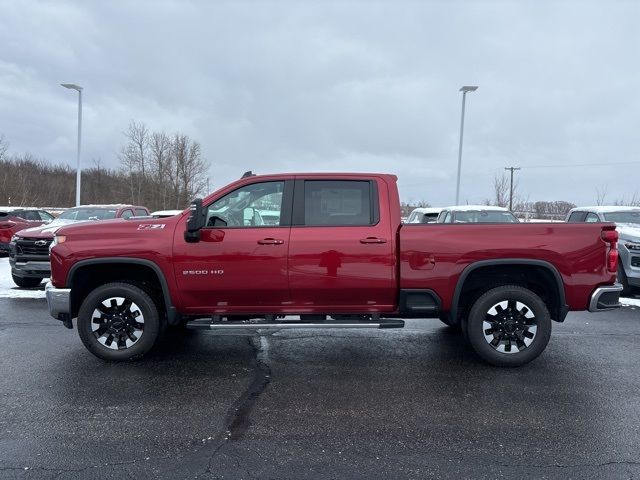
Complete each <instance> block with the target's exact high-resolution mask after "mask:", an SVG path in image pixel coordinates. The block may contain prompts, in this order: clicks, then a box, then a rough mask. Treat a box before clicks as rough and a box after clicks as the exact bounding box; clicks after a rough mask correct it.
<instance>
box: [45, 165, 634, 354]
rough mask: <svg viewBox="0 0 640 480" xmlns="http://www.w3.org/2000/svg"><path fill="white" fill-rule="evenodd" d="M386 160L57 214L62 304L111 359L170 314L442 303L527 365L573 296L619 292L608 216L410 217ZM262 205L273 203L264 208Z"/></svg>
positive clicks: (299, 315)
mask: <svg viewBox="0 0 640 480" xmlns="http://www.w3.org/2000/svg"><path fill="white" fill-rule="evenodd" d="M396 180H397V179H396V177H395V176H394V175H387V174H345V173H337V174H329V173H322V174H320V173H314V174H284V175H264V176H249V177H247V178H243V179H241V180H239V181H237V182H234V183H232V184H230V185H228V186H226V187H224V188H222V189H220V190H218V191H217V192H215V193H213V194H211V195H209V196H208V197H207V198H205V199H204V200H196V201H195V202H194V203H193V204H192V206H191V208H190V209H189V210H186V211H185V212H183V214H182V215H177V216H175V217H169V218H159V219H130V220H123V219H120V220H109V221H104V222H100V223H99V224H91V225H77V226H68V227H62V228H61V229H60V230H59V231H58V232H57V233H56V236H55V239H54V246H53V248H52V250H51V268H52V275H51V282H50V283H49V284H48V285H47V287H46V296H47V301H48V305H49V311H50V313H51V315H52V316H53V317H54V318H57V319H59V320H62V321H63V323H64V325H65V326H67V327H68V328H72V322H71V320H72V318H76V317H77V319H78V320H77V328H78V333H79V335H80V338H81V340H82V342H83V343H84V345H85V346H86V347H87V348H88V349H89V350H90V351H91V352H92V353H94V354H95V355H97V356H98V357H100V358H103V359H106V360H129V359H133V358H137V357H140V356H141V355H143V354H144V353H146V352H147V351H148V350H149V349H150V348H152V347H153V345H154V343H155V342H156V340H157V338H158V336H159V335H160V334H161V332H162V331H163V329H164V327H165V326H167V325H180V324H181V323H182V324H184V323H186V322H189V323H190V324H191V325H192V326H195V327H201V328H207V329H215V330H222V329H232V330H234V329H239V328H247V329H260V330H262V329H282V328H309V327H311V328H362V327H375V328H393V327H402V326H403V325H404V320H402V319H403V318H410V317H414V318H439V319H441V320H442V321H443V322H445V323H447V324H448V325H450V326H452V327H453V328H457V329H460V330H462V333H463V335H464V336H465V338H466V339H467V340H468V342H469V343H470V344H471V346H472V347H473V349H474V350H475V351H476V352H477V353H478V355H479V356H480V357H481V358H482V359H484V360H485V361H487V362H489V363H492V364H494V365H500V366H518V365H522V364H524V363H527V362H529V361H531V360H533V359H534V358H536V357H537V356H538V355H539V354H540V353H541V352H542V351H543V350H544V349H545V347H546V345H547V343H548V341H549V337H550V334H551V320H555V321H557V322H562V321H563V320H564V319H565V316H566V315H567V312H568V311H569V310H589V311H601V310H609V309H612V308H616V307H619V305H620V304H619V294H620V290H621V287H620V285H618V284H616V264H617V260H618V251H617V248H616V242H617V233H616V231H615V226H614V225H613V224H611V223H592V224H575V223H574V224H558V223H553V224H552V223H549V224H541V223H532V224H526V223H520V224H477V225H473V224H406V225H403V224H402V223H401V221H400V204H399V199H398V190H397V185H396ZM262 212H268V213H269V216H270V220H269V222H266V221H265V220H264V218H263V216H262Z"/></svg>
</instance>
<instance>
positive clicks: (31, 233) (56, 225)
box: [17, 218, 95, 238]
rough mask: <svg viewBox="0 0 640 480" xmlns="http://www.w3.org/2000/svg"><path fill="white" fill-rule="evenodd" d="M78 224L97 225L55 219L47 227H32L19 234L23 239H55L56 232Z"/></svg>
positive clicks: (88, 221)
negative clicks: (66, 226)
mask: <svg viewBox="0 0 640 480" xmlns="http://www.w3.org/2000/svg"><path fill="white" fill-rule="evenodd" d="M72 223H74V224H78V223H95V220H80V221H78V220H62V219H59V218H57V219H55V220H53V221H52V222H50V223H47V224H46V225H40V226H39V227H31V228H25V229H24V230H20V231H19V232H18V233H17V234H18V235H20V236H21V237H28V238H53V236H54V235H55V234H56V232H57V231H58V230H59V229H60V228H62V227H64V226H65V225H70V224H72Z"/></svg>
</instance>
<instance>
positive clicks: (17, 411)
mask: <svg viewBox="0 0 640 480" xmlns="http://www.w3.org/2000/svg"><path fill="white" fill-rule="evenodd" d="M14 293H15V294H12V293H11V291H9V292H8V293H7V292H6V291H5V292H4V294H3V292H0V364H1V365H2V369H1V373H2V375H1V376H0V478H20V479H22V478H34V479H36V478H37V479H49V478H50V479H54V478H55V479H71V478H78V479H79V478H83V479H84V478H125V477H130V478H138V479H140V478H211V479H213V478H225V479H236V478H237V479H242V478H245V479H251V478H259V479H269V478H273V479H280V478H287V479H288V478H291V479H306V478H327V479H330V478H335V479H342V478H502V477H504V478H516V477H517V478H634V477H637V476H640V373H639V368H638V365H639V364H640V351H639V349H638V341H639V340H640V307H638V306H637V305H629V306H626V307H624V308H623V309H621V310H619V311H616V312H613V313H603V314H586V313H580V314H573V313H572V314H570V315H569V317H568V319H567V321H566V322H565V323H564V324H554V333H553V336H552V339H551V342H550V344H549V347H548V349H547V351H546V352H545V353H544V354H543V355H542V356H541V357H540V358H539V359H538V360H537V361H535V362H533V363H532V364H530V365H528V366H525V367H523V368H519V369H511V370H509V369H499V368H494V367H490V366H487V365H484V364H482V363H481V362H480V360H479V359H478V358H477V357H476V356H475V355H474V354H473V353H472V352H471V350H470V349H469V348H467V347H466V346H465V345H464V343H463V340H462V339H461V338H460V337H458V336H457V335H456V334H454V333H452V332H451V331H449V329H448V328H446V327H444V326H443V325H442V324H440V322H439V321H437V320H414V321H410V322H408V327H407V328H405V329H403V330H390V331H389V330H387V331H379V330H358V331H339V332H336V331H333V332H327V331H322V330H306V331H297V332H296V331H281V332H278V333H275V334H272V335H268V336H258V335H253V336H215V335H213V334H212V333H210V332H202V331H191V332H185V333H182V334H175V335H170V336H167V337H166V338H165V339H164V340H163V342H162V344H161V345H160V346H159V347H158V348H157V349H155V351H153V352H152V353H151V354H150V355H149V356H148V357H146V358H145V359H143V360H142V361H140V362H137V363H130V364H108V363H104V362H102V361H100V360H98V359H97V358H95V357H93V356H92V355H91V354H90V353H89V352H88V351H86V350H85V349H84V347H83V346H82V345H81V343H80V340H79V338H78V336H77V332H76V331H75V330H74V331H70V330H67V329H65V328H64V327H63V326H62V325H61V324H59V323H58V322H56V321H54V320H53V319H51V318H50V317H49V316H48V314H47V312H46V304H45V301H44V299H43V298H37V297H39V296H40V295H41V292H39V291H38V290H35V291H31V293H30V294H26V293H24V292H23V293H22V294H19V293H16V292H15V291H14ZM30 296H31V297H36V298H29V297H30ZM634 303H635V304H640V302H638V301H637V300H636V301H635V302H634Z"/></svg>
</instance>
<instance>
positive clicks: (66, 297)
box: [44, 282, 71, 320]
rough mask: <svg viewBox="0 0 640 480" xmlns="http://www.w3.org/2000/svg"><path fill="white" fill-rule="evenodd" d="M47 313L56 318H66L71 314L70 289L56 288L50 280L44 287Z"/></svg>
mask: <svg viewBox="0 0 640 480" xmlns="http://www.w3.org/2000/svg"><path fill="white" fill-rule="evenodd" d="M44 291H45V292H46V295H47V306H48V307H49V314H50V315H51V316H52V317H53V318H55V319H56V320H68V319H69V317H70V316H71V289H70V288H56V287H54V286H53V284H52V283H51V282H47V285H46V286H45V287H44Z"/></svg>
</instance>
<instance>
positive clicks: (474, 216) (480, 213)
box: [453, 210, 519, 223]
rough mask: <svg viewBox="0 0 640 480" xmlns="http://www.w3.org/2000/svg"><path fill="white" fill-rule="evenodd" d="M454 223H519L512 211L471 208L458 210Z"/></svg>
mask: <svg viewBox="0 0 640 480" xmlns="http://www.w3.org/2000/svg"><path fill="white" fill-rule="evenodd" d="M453 222H454V223H519V221H518V219H517V218H516V217H515V216H514V215H513V213H511V212H502V211H486V210H470V211H468V212H456V213H455V216H454V221H453Z"/></svg>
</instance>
